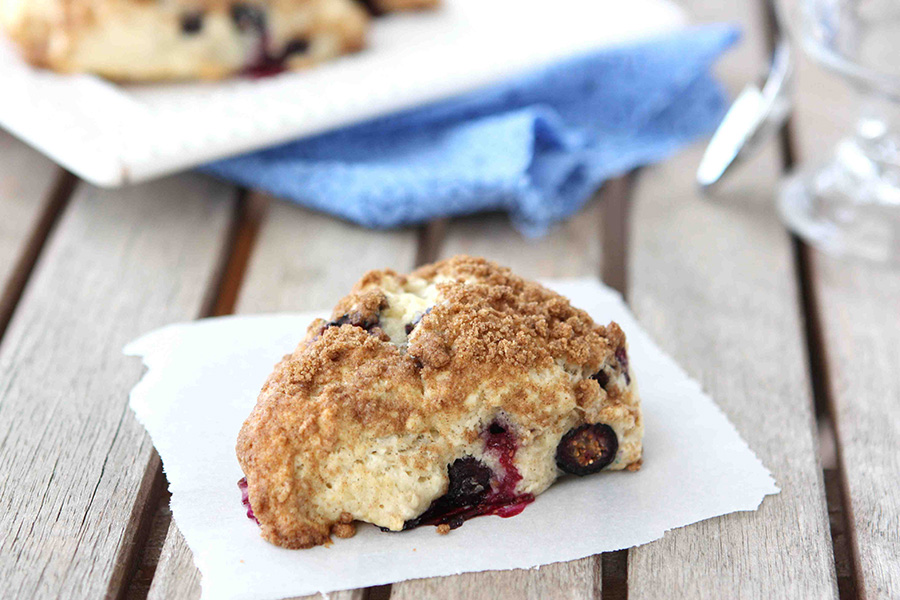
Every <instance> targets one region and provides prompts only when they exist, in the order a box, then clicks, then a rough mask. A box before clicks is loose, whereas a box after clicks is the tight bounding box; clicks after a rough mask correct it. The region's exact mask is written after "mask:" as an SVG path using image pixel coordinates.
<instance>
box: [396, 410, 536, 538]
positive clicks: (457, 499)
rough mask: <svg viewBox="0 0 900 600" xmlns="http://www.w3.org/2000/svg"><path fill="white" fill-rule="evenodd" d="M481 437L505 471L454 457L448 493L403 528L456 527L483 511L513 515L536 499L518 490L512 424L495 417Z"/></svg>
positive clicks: (498, 514) (448, 469) (518, 474)
mask: <svg viewBox="0 0 900 600" xmlns="http://www.w3.org/2000/svg"><path fill="white" fill-rule="evenodd" d="M482 437H483V438H484V445H485V453H486V454H489V455H491V456H493V457H494V458H496V460H497V462H498V463H499V465H500V468H501V469H502V472H500V473H498V472H495V471H494V470H492V469H491V468H490V467H488V466H487V465H486V464H484V463H483V462H481V461H480V460H478V459H476V458H475V457H472V456H465V457H463V458H459V459H457V460H455V461H454V462H453V463H452V464H451V465H450V466H449V467H448V468H447V472H448V475H449V478H450V484H449V486H448V489H447V493H446V494H444V495H443V496H441V497H440V498H438V499H437V500H435V501H434V502H432V503H431V506H429V507H428V509H427V510H426V511H425V512H424V513H422V514H421V515H420V516H418V517H416V518H415V519H410V520H409V521H407V522H406V523H404V524H403V529H404V530H407V529H412V528H414V527H418V526H419V525H448V526H449V527H450V529H456V528H457V527H460V526H462V524H463V523H464V522H465V521H467V520H468V519H474V518H475V517H480V516H484V515H497V516H499V517H504V518H507V517H513V516H515V515H517V514H519V513H521V512H522V511H523V510H525V507H526V506H528V504H530V503H531V502H533V501H534V495H533V494H518V495H517V494H516V486H517V485H518V484H519V482H520V481H522V475H521V474H520V473H519V470H518V469H517V468H516V465H515V456H516V451H517V450H518V448H519V444H518V441H517V440H516V436H515V434H514V433H513V432H512V430H511V429H510V427H508V426H507V425H505V424H503V423H501V422H499V421H494V422H493V423H491V425H490V426H489V427H488V428H487V429H486V430H485V431H484V433H483V434H482Z"/></svg>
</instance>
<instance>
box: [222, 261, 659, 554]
mask: <svg viewBox="0 0 900 600" xmlns="http://www.w3.org/2000/svg"><path fill="white" fill-rule="evenodd" d="M642 436H643V424H642V418H641V409H640V400H639V398H638V393H637V388H636V384H635V380H634V373H633V371H632V370H631V367H630V365H629V360H628V350H627V344H626V341H625V335H624V333H623V332H622V330H621V329H620V328H619V326H618V325H617V324H616V323H610V324H609V325H606V326H601V325H597V324H595V323H594V322H593V321H592V320H591V318H590V317H589V316H588V315H587V313H585V312H584V311H582V310H578V309H576V308H573V307H572V306H571V305H570V304H569V301H568V300H567V299H566V298H564V297H562V296H560V295H559V294H556V293H554V292H552V291H550V290H548V289H546V288H544V287H542V286H540V285H538V284H537V283H534V282H531V281H527V280H525V279H523V278H521V277H518V276H516V275H514V274H513V273H511V272H510V271H509V269H506V268H503V267H500V266H498V265H496V264H494V263H492V262H489V261H486V260H484V259H480V258H470V257H466V256H459V257H455V258H451V259H449V260H446V261H443V262H439V263H437V264H434V265H429V266H426V267H422V268H420V269H418V270H417V271H415V272H413V273H412V274H410V275H399V274H397V273H394V272H393V271H372V272H370V273H368V274H366V275H365V276H364V277H363V278H362V279H361V280H360V281H359V282H358V283H357V284H356V286H355V287H354V288H353V290H352V292H351V293H350V295H348V296H347V297H345V298H344V299H343V300H341V301H340V302H339V303H338V305H337V307H336V308H335V310H334V313H333V315H332V320H330V321H324V320H318V321H316V322H314V323H312V325H310V327H309V330H308V332H307V335H306V338H305V339H304V340H303V341H302V342H301V343H300V345H299V346H298V347H297V349H296V350H295V351H294V352H293V354H289V355H287V356H285V357H284V358H283V359H282V361H281V362H280V363H279V364H278V365H277V366H276V367H275V370H274V372H273V373H272V374H271V375H270V377H269V379H268V381H267V382H266V383H265V385H264V386H263V389H262V392H261V393H260V396H259V399H258V400H257V403H256V406H255V407H254V409H253V411H252V413H251V414H250V416H249V418H248V419H247V420H246V422H245V423H244V425H243V428H242V429H241V432H240V434H239V437H238V441H237V456H238V460H239V462H240V465H241V468H242V470H243V472H244V474H245V478H244V479H242V480H241V482H240V485H241V486H242V491H243V493H244V503H245V505H246V507H247V509H248V515H249V516H251V517H253V518H255V519H256V520H257V522H258V523H259V526H260V528H261V530H262V535H263V537H264V538H265V539H267V540H269V541H270V542H272V543H275V544H277V545H279V546H284V547H287V548H309V547H311V546H315V545H317V544H322V543H326V542H328V541H329V539H330V535H331V534H334V535H335V536H337V537H348V536H350V535H352V534H353V532H354V531H355V529H354V522H355V521H364V522H368V523H373V524H375V525H377V526H379V527H381V528H382V529H384V530H390V531H400V530H403V529H409V528H412V527H415V526H418V525H424V524H429V525H436V526H438V531H439V532H441V533H445V532H447V531H449V530H450V529H453V528H455V527H458V526H459V525H461V524H462V523H463V521H464V520H466V519H469V518H471V517H475V516H479V515H487V514H491V515H500V516H503V517H507V516H512V515H515V514H518V513H519V512H521V511H522V510H523V509H524V507H525V506H526V505H527V504H528V503H530V502H532V501H533V500H534V498H535V496H537V495H538V494H540V493H541V492H543V491H544V490H546V489H547V488H548V487H549V486H550V485H551V484H552V483H553V482H554V480H556V478H557V477H559V476H561V475H563V474H565V473H571V474H574V475H590V474H593V473H597V472H598V471H601V470H618V469H626V468H628V469H631V470H634V469H637V468H638V467H639V466H640V463H641V439H642Z"/></svg>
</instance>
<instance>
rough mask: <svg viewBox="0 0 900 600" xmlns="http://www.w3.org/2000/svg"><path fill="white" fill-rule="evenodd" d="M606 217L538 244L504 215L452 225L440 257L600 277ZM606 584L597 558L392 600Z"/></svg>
mask: <svg viewBox="0 0 900 600" xmlns="http://www.w3.org/2000/svg"><path fill="white" fill-rule="evenodd" d="M621 191H624V190H621ZM601 197H602V194H601ZM602 212H603V205H602V202H600V201H594V202H592V203H590V204H589V205H588V206H587V207H586V208H585V209H584V210H583V211H582V212H581V213H580V214H578V215H576V216H575V217H573V218H572V219H571V220H570V221H569V222H567V223H565V224H564V225H562V226H561V227H559V228H558V229H556V230H555V231H553V232H552V233H551V234H550V235H548V236H547V237H545V238H542V239H537V240H528V239H525V238H523V237H522V236H521V235H520V234H518V233H517V232H516V231H514V230H513V229H512V227H510V225H509V222H508V219H507V217H506V216H503V215H493V216H490V217H484V216H481V217H472V218H466V219H459V220H456V221H452V222H451V223H450V224H449V226H448V229H447V234H446V239H445V240H444V244H443V246H442V248H441V249H440V252H439V254H440V256H441V257H448V256H453V255H454V254H471V255H476V256H484V257H485V258H489V259H491V260H495V261H497V262H499V263H501V264H503V265H506V266H508V267H510V268H512V269H513V270H515V271H516V272H517V273H518V274H520V275H523V276H525V277H530V278H539V277H589V276H594V277H599V275H600V271H601V265H602V256H603V249H602V238H601V230H602V221H601V215H602ZM601 582H602V573H601V566H600V559H599V557H597V556H591V557H587V558H584V559H581V560H576V561H572V562H568V563H555V564H552V565H546V566H544V567H541V568H540V569H531V570H521V569H518V570H514V571H485V572H481V573H466V574H463V575H454V576H450V577H434V578H430V579H417V580H414V581H406V582H402V583H398V584H394V586H393V589H392V592H391V600H417V599H419V598H429V599H433V600H457V599H458V600H479V599H485V600H493V599H496V598H529V599H534V600H544V599H547V600H550V599H560V600H561V599H563V598H571V599H576V598H578V599H582V598H599V597H600V589H601V585H602V584H601Z"/></svg>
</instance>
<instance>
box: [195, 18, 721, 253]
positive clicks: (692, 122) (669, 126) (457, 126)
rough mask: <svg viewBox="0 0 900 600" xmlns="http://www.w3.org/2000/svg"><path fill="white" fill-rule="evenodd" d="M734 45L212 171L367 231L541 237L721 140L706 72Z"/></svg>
mask: <svg viewBox="0 0 900 600" xmlns="http://www.w3.org/2000/svg"><path fill="white" fill-rule="evenodd" d="M737 37H738V32H737V31H736V29H735V28H733V27H731V26H728V25H707V26H700V27H693V28H689V29H685V30H681V31H678V32H675V33H669V34H666V35H664V36H662V37H657V38H655V39H652V40H647V41H644V42H640V43H632V44H629V45H626V46H619V47H615V48H609V49H606V50H603V51H600V52H596V53H592V54H590V55H586V56H580V57H577V58H573V59H570V60H567V61H565V62H562V63H557V64H554V65H553V66H550V67H546V68H543V69H541V70H539V71H537V72H534V73H531V74H529V75H527V76H524V77H519V78H517V79H516V80H514V81H509V82H505V83H502V84H499V85H494V86H492V87H490V88H487V89H482V90H479V91H477V92H474V93H469V94H466V95H464V96H461V97H457V98H453V99H450V100H446V101H441V102H439V103H435V104H432V105H429V106H425V107H422V108H417V109H415V110H410V111H407V112H404V113H401V114H396V115H391V116H389V117H384V118H379V119H377V120H374V121H370V122H367V123H363V124H360V125H355V126H353V127H348V128H345V129H342V130H339V131H336V132H332V133H328V134H324V135H319V136H316V137H313V138H307V139H303V140H300V141H296V142H292V143H288V144H285V145H282V146H278V147H275V148H271V149H267V150H263V151H259V152H254V153H252V154H247V155H243V156H238V157H235V158H229V159H226V160H222V161H218V162H215V163H212V164H210V165H206V166H205V167H203V169H204V170H205V171H207V172H210V173H213V174H215V175H218V176H220V177H223V178H226V179H229V180H232V181H235V182H237V183H239V184H241V185H244V186H247V187H252V188H256V189H262V190H265V191H267V192H270V193H271V194H273V195H275V196H278V197H282V198H287V199H290V200H293V201H295V202H298V203H300V204H303V205H305V206H309V207H311V208H314V209H318V210H322V211H325V212H329V213H332V214H334V215H337V216H339V217H343V218H345V219H349V220H350V221H353V222H355V223H359V224H360V225H365V226H368V227H378V228H386V227H395V226H400V225H409V224H414V223H423V222H427V221H430V220H432V219H435V218H438V217H445V216H451V215H465V214H471V213H475V212H479V211H489V210H505V211H509V213H510V215H511V217H512V219H513V224H514V225H515V226H516V227H517V228H519V229H520V230H521V231H522V232H523V233H525V234H526V235H530V236H537V235H541V234H543V233H544V232H546V231H547V229H548V227H549V226H550V225H552V224H553V223H555V222H558V221H561V220H563V219H565V218H567V217H569V216H570V215H572V214H573V213H575V212H576V211H577V210H578V209H579V208H581V206H582V205H583V204H584V203H585V202H586V201H587V199H588V198H589V197H590V196H591V194H592V193H593V192H594V191H595V190H596V189H597V187H598V186H599V185H600V183H601V182H603V181H604V180H605V179H607V178H609V177H612V176H615V175H618V174H621V173H624V172H626V171H628V170H629V169H632V168H634V167H636V166H639V165H644V164H648V163H652V162H654V161H658V160H660V159H662V158H664V157H665V156H667V155H669V154H670V153H672V152H673V151H675V150H676V149H678V148H679V147H681V146H683V145H684V144H686V143H687V142H689V141H690V140H692V139H694V138H695V137H697V136H699V135H702V134H704V133H708V132H709V131H711V130H712V129H713V128H714V127H715V125H716V124H717V123H718V122H719V120H720V118H721V117H722V115H723V113H724V110H725V108H726V104H725V95H724V94H723V92H722V90H721V88H720V86H719V85H718V84H717V82H716V81H715V80H714V79H713V77H712V76H711V75H710V73H709V69H710V66H711V65H712V63H713V62H714V61H715V60H716V58H717V57H718V56H719V55H720V54H721V53H722V52H724V51H725V50H726V49H727V48H728V47H729V46H730V45H732V44H733V43H734V42H735V40H736V39H737Z"/></svg>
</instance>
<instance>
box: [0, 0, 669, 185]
mask: <svg viewBox="0 0 900 600" xmlns="http://www.w3.org/2000/svg"><path fill="white" fill-rule="evenodd" d="M551 4H552V10H550V9H549V8H548V7H549V6H550V5H551ZM551 4H548V3H547V2H546V1H537V0H526V1H521V0H519V1H514V0H444V5H443V6H442V7H441V8H440V9H439V10H436V11H433V12H426V13H411V14H398V15H391V16H387V17H383V18H380V19H378V20H377V21H376V22H375V24H374V26H373V28H372V31H371V32H370V36H369V45H368V48H367V49H366V50H364V51H363V52H361V53H359V54H355V55H352V56H347V57H343V58H341V59H339V60H336V61H333V62H330V63H327V64H324V65H321V66H319V67H317V68H315V69H311V70H309V71H304V72H297V73H285V74H282V75H278V76H275V77H269V78H264V79H256V80H252V79H243V78H238V79H233V80H229V81H223V82H214V83H191V84H167V85H118V84H114V83H110V82H107V81H104V80H102V79H99V78H96V77H93V76H86V75H57V74H55V73H51V72H48V71H43V70H40V69H34V68H31V67H29V66H28V65H26V64H25V63H24V62H23V61H22V60H21V59H20V58H19V56H18V55H17V53H16V52H15V49H14V47H13V46H12V44H11V43H10V42H8V41H7V40H6V39H3V38H0V125H2V126H3V127H4V128H6V129H8V130H9V131H11V132H12V133H14V134H15V135H17V136H19V137H20V138H22V139H23V140H25V141H26V142H28V143H29V144H31V145H33V146H34V147H35V148H37V149H39V150H41V151H42V152H44V153H46V154H47V155H48V156H50V157H51V158H53V159H54V160H56V161H57V162H58V163H60V164H61V165H63V166H64V167H66V168H67V169H69V170H70V171H73V172H74V173H76V174H78V175H79V176H81V177H82V178H84V179H86V180H88V181H90V182H92V183H95V184H97V185H102V186H116V185H121V184H123V183H127V182H133V181H141V180H145V179H149V178H152V177H156V176H160V175H165V174H168V173H172V172H174V171H178V170H182V169H185V168H188V167H192V166H195V165H199V164H202V163H205V162H209V161H211V160H214V159H218V158H223V157H226V156H230V155H234V154H239V153H243V152H248V151H251V150H256V149H259V148H264V147H267V146H271V145H274V144H277V143H280V142H285V141H288V140H292V139H297V138H301V137H304V136H308V135H312V134H316V133H321V132H323V131H327V130H329V129H334V128H337V127H341V126H344V125H348V124H351V123H358V122H361V121H364V120H367V119H370V118H372V117H375V116H379V115H384V114H388V113H391V112H395V111H398V110H401V109H405V108H410V107H413V106H416V105H420V104H423V103H426V102H429V101H433V100H438V99H441V98H446V97H449V96H452V95H455V94H458V93H461V92H465V91H469V90H472V89H475V88H477V87H480V86H484V85H486V84H490V83H492V82H496V81H500V80H502V79H504V78H508V77H511V76H514V75H516V74H519V73H523V72H526V71H528V70H530V69H534V68H536V67H539V66H542V65H546V64H549V63H551V62H553V61H554V60H559V59H561V58H565V57H567V56H571V55H574V54H577V53H580V52H586V51H590V50H594V49H599V48H602V47H604V46H608V45H611V44H616V43H621V42H626V41H630V40H636V39H639V38H644V37H649V36H652V35H653V34H658V33H661V32H663V31H668V30H672V29H674V28H677V27H679V26H682V25H684V24H685V22H686V19H685V16H684V14H683V12H682V11H681V10H680V9H679V8H678V7H677V6H675V5H674V4H672V3H671V2H669V0H629V1H628V2H622V1H621V0H556V2H553V3H551Z"/></svg>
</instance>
